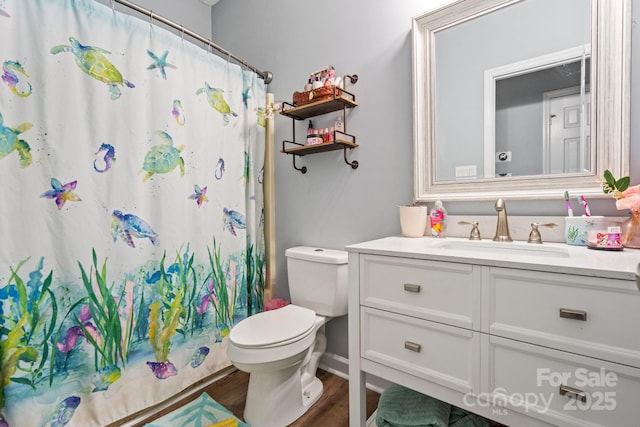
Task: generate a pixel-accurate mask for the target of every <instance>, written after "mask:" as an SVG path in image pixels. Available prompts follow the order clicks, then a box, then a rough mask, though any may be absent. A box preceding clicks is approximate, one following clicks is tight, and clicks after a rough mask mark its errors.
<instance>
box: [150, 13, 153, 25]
mask: <svg viewBox="0 0 640 427" xmlns="http://www.w3.org/2000/svg"><path fill="white" fill-rule="evenodd" d="M149 25H153V10H150V11H149Z"/></svg>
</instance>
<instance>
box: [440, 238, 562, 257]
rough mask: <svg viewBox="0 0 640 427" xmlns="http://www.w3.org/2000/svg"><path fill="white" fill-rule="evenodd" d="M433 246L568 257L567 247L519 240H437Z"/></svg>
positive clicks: (519, 254)
mask: <svg viewBox="0 0 640 427" xmlns="http://www.w3.org/2000/svg"><path fill="white" fill-rule="evenodd" d="M434 247H436V248H439V249H446V250H457V251H469V252H476V253H478V254H480V253H483V254H487V253H493V254H496V255H504V256H529V257H531V256H535V257H553V258H568V257H569V251H568V250H567V248H563V247H557V246H545V245H536V244H531V243H521V242H494V241H493V240H482V241H476V240H464V241H461V240H445V241H442V242H438V243H437V244H436V245H435V246H434Z"/></svg>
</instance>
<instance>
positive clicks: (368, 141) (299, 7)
mask: <svg viewBox="0 0 640 427" xmlns="http://www.w3.org/2000/svg"><path fill="white" fill-rule="evenodd" d="M100 1H102V2H104V3H107V4H108V0H100ZM137 1H138V3H139V4H140V5H142V6H144V7H146V8H152V9H153V10H154V11H155V12H157V13H159V14H161V15H164V16H166V17H167V18H169V19H172V20H175V21H177V22H181V23H183V25H184V26H185V27H187V28H190V29H192V30H194V31H196V32H199V33H201V34H202V35H204V36H205V37H206V36H208V34H209V31H210V29H211V31H212V34H213V40H214V41H215V42H216V43H217V44H219V45H221V46H223V47H224V48H226V49H229V50H230V51H232V52H234V53H235V54H237V55H239V56H241V57H243V58H246V60H247V61H248V62H250V63H252V64H253V65H255V66H256V67H258V68H259V69H262V70H271V71H273V72H274V74H275V79H274V81H273V83H272V84H271V85H270V90H271V92H273V93H275V97H276V100H288V101H290V100H291V96H292V93H293V92H294V91H299V90H302V86H303V85H304V83H305V79H306V76H307V75H308V74H309V73H310V72H312V71H315V70H316V69H318V68H320V67H322V66H324V65H327V64H333V65H334V66H335V67H336V69H337V71H338V73H339V74H350V73H355V74H358V75H359V76H360V81H359V82H358V83H357V84H356V85H355V86H353V88H352V89H353V92H354V93H355V94H356V96H357V100H358V102H359V103H360V106H359V107H358V108H356V109H354V110H352V111H351V112H350V114H349V116H348V123H347V124H348V130H349V131H350V132H351V133H353V134H355V135H356V136H357V142H358V143H359V144H360V147H359V148H357V149H355V150H353V152H352V153H351V154H350V157H351V158H353V159H356V160H358V161H359V162H360V167H359V168H358V169H356V170H352V169H351V168H350V167H348V166H347V165H346V164H345V163H344V160H343V159H342V154H341V153H340V152H331V153H322V154H316V155H312V156H306V157H304V158H302V159H301V160H300V161H299V162H298V163H299V164H304V165H306V166H307V167H308V168H309V171H308V172H307V174H306V175H302V174H300V173H299V172H296V171H295V170H293V167H292V165H291V156H287V155H285V154H281V153H280V152H279V150H280V146H279V141H282V139H289V138H290V137H291V121H290V119H287V118H284V117H277V119H276V144H277V147H276V240H277V242H276V243H277V251H278V259H277V266H276V268H277V273H278V281H277V286H276V294H277V296H280V297H285V298H288V296H289V294H288V289H287V280H286V262H285V258H284V250H285V249H286V248H287V247H291V246H295V245H317V246H325V247H329V248H342V247H344V246H345V245H348V244H351V243H356V242H360V241H365V240H370V239H375V238H379V237H384V236H389V235H394V234H399V232H400V226H399V224H398V213H397V205H399V204H403V203H407V202H410V201H411V199H412V195H413V172H412V171H413V146H412V144H413V141H412V98H411V18H412V17H413V16H416V15H418V14H422V13H423V12H426V11H427V10H429V9H433V8H436V7H439V6H440V5H442V4H445V3H448V2H449V1H450V0H406V1H402V2H399V1H394V0H377V1H376V2H375V3H373V4H372V2H369V1H366V0H349V1H338V0H327V1H325V2H322V3H318V2H309V1H300V0H274V1H270V2H267V1H264V0H222V1H220V2H219V3H218V4H216V5H215V6H214V7H213V8H211V16H210V18H211V21H209V8H208V7H207V6H205V5H203V4H201V3H200V2H198V1H196V0H190V1H188V2H187V1H184V0H183V1H180V2H176V1H173V0H137ZM633 5H634V6H635V7H634V12H633V14H634V20H635V21H637V20H638V18H639V15H640V13H639V10H638V9H640V0H633ZM204 18H207V19H206V21H207V22H210V25H206V23H205V24H203V19H204ZM633 39H634V40H633V41H634V42H635V43H634V48H633V55H632V61H633V64H632V65H633V69H634V70H639V69H640V63H639V61H640V37H639V36H638V29H637V28H635V29H634V33H633ZM632 79H633V80H632V117H637V116H638V113H637V111H638V108H640V87H639V85H640V73H638V72H637V71H636V72H635V73H632ZM297 126H298V130H299V131H300V137H302V132H303V130H304V127H305V126H306V124H305V123H299V124H298V125H297ZM631 163H632V165H631V166H632V167H631V170H632V173H631V177H632V182H633V183H640V120H637V119H636V120H632V123H631ZM508 206H509V214H510V215H518V214H519V215H564V214H565V213H566V212H565V210H564V209H565V206H564V201H563V200H561V199H559V200H557V201H539V202H538V201H535V202H534V201H529V202H525V201H508ZM590 206H592V211H593V212H597V213H598V214H603V215H618V214H619V213H618V212H617V211H616V210H615V206H614V203H613V200H612V199H610V198H603V199H599V200H592V201H590ZM446 207H447V210H448V212H449V213H450V214H454V215H455V214H479V215H492V214H494V213H495V212H494V210H493V202H492V201H487V202H476V203H464V202H458V203H448V204H447V206H446ZM328 337H329V348H328V351H331V352H334V353H337V354H340V355H342V356H347V324H346V318H343V319H336V320H334V321H332V322H331V323H330V324H329V326H328Z"/></svg>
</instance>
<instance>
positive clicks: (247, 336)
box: [229, 304, 316, 349]
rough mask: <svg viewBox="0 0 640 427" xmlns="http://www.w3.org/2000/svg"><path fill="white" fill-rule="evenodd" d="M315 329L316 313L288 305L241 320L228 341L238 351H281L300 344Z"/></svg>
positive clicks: (232, 329) (232, 330)
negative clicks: (280, 348) (242, 349)
mask: <svg viewBox="0 0 640 427" xmlns="http://www.w3.org/2000/svg"><path fill="white" fill-rule="evenodd" d="M315 328H316V313H315V312H314V311H313V310H309V309H308V308H304V307H300V306H297V305H293V304H289V305H286V306H284V307H282V308H279V309H277V310H271V311H264V312H262V313H258V314H255V315H253V316H250V317H248V318H246V319H244V320H242V321H241V322H239V323H238V324H237V325H235V326H234V327H233V328H231V332H230V333H229V340H230V341H231V343H232V344H233V345H234V346H236V347H239V348H247V349H251V348H255V349H266V348H273V347H281V346H286V345H288V344H291V343H294V342H297V341H300V340H303V339H304V338H306V337H307V336H309V335H310V334H312V333H313V332H314V331H315Z"/></svg>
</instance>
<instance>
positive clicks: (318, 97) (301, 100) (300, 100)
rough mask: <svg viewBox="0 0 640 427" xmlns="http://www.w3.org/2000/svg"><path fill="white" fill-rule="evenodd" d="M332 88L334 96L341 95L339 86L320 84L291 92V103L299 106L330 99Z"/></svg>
mask: <svg viewBox="0 0 640 427" xmlns="http://www.w3.org/2000/svg"><path fill="white" fill-rule="evenodd" d="M334 89H335V96H336V98H338V97H340V96H342V90H340V89H339V88H337V87H335V86H322V87H319V88H317V89H313V90H309V91H306V92H293V103H294V104H295V105H297V106H298V107H299V106H301V105H305V104H308V103H310V102H318V101H323V100H325V99H331V98H333V94H334Z"/></svg>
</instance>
